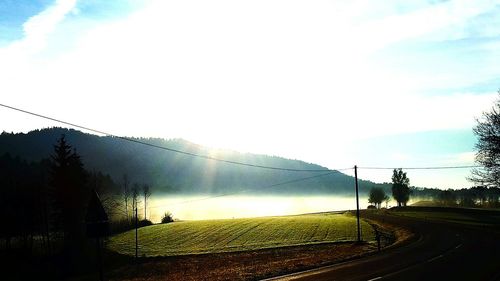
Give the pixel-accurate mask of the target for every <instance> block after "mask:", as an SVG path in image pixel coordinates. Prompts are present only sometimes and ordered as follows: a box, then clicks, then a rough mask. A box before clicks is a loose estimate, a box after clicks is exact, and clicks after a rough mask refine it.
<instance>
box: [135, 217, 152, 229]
mask: <svg viewBox="0 0 500 281" xmlns="http://www.w3.org/2000/svg"><path fill="white" fill-rule="evenodd" d="M152 224H153V223H152V222H151V221H150V220H147V219H145V220H140V221H139V222H138V223H137V226H138V227H143V226H148V225H152Z"/></svg>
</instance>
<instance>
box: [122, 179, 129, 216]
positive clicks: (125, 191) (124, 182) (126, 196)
mask: <svg viewBox="0 0 500 281" xmlns="http://www.w3.org/2000/svg"><path fill="white" fill-rule="evenodd" d="M129 184H130V182H129V180H128V176H127V174H123V177H122V196H123V201H124V203H125V219H126V220H127V222H130V219H129V212H128V204H129V199H130V186H129Z"/></svg>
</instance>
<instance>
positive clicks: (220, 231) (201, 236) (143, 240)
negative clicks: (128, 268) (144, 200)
mask: <svg viewBox="0 0 500 281" xmlns="http://www.w3.org/2000/svg"><path fill="white" fill-rule="evenodd" d="M361 226H362V233H363V239H364V240H365V241H372V240H373V239H374V234H373V229H372V228H371V226H370V225H369V224H367V223H366V222H364V221H362V222H361ZM138 237H139V255H141V256H171V255H186V254H201V253H217V252H231V251H244V250H256V249H264V248H272V247H283V246H292V245H307V244H316V243H331V242H343V241H354V240H355V239H356V218H355V217H353V216H351V215H347V214H338V213H331V214H330V213H327V214H308V215H297V216H284V217H262V218H245V219H224V220H205V221H181V222H174V223H169V224H158V225H152V226H148V227H143V228H140V229H139V230H138ZM107 245H108V248H109V249H111V250H114V251H116V252H119V253H122V254H127V255H133V254H134V253H135V231H133V230H132V231H128V232H125V233H121V234H118V235H115V236H113V237H110V238H109V240H108V244H107Z"/></svg>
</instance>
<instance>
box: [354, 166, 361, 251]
mask: <svg viewBox="0 0 500 281" xmlns="http://www.w3.org/2000/svg"><path fill="white" fill-rule="evenodd" d="M354 180H355V183H356V220H357V224H358V242H361V228H360V226H359V191H358V166H356V165H354Z"/></svg>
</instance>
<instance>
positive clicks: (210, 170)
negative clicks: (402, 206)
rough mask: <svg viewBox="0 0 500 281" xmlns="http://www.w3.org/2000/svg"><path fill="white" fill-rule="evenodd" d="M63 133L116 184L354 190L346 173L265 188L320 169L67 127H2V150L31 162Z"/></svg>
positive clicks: (196, 189) (167, 188) (191, 189)
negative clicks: (20, 130) (15, 131)
mask: <svg viewBox="0 0 500 281" xmlns="http://www.w3.org/2000/svg"><path fill="white" fill-rule="evenodd" d="M62 134H64V135H65V136H66V139H67V141H68V142H69V144H71V145H72V146H73V147H74V148H75V149H76V151H77V153H78V154H80V155H81V156H82V160H83V163H84V165H85V168H86V169H87V170H89V171H92V170H96V171H102V172H104V173H108V174H110V175H111V177H112V178H113V179H114V180H115V181H116V182H117V183H120V182H121V180H122V177H123V175H124V174H127V175H128V177H129V179H130V180H131V181H132V182H138V183H149V184H151V185H152V186H153V188H154V189H155V192H175V193H204V194H217V193H226V192H237V191H239V190H243V189H252V190H255V193H277V194H289V193H296V194H297V193H298V194H322V193H328V194H333V193H335V194H352V192H353V190H354V189H353V187H354V179H353V178H352V177H351V176H347V175H345V174H342V173H333V174H330V175H327V176H323V177H317V178H313V179H309V180H306V181H299V182H294V183H290V184H287V185H282V186H279V187H275V188H272V189H266V188H263V187H266V186H269V185H273V184H276V183H282V182H287V181H291V180H294V179H298V178H304V177H309V176H313V175H316V174H317V173H311V172H290V171H277V170H266V169H260V168H252V167H245V166H238V165H233V164H229V163H223V162H217V161H213V160H207V159H202V158H196V157H192V156H189V155H183V154H179V153H175V152H170V151H165V150H161V149H158V148H154V147H149V146H145V145H141V144H137V143H133V142H129V141H125V140H122V139H119V138H114V137H108V136H97V135H92V134H86V133H83V132H80V131H77V130H72V129H64V128H50V129H42V130H35V131H31V132H29V133H27V134H24V133H18V134H12V133H6V132H3V133H2V134H1V135H0V155H3V154H5V153H9V154H10V155H12V156H19V157H20V158H22V159H26V160H27V161H30V162H31V161H40V160H42V159H44V158H48V157H49V156H50V154H51V153H52V150H53V145H54V143H55V142H56V140H57V139H58V138H59V137H60V136H61V135H62ZM137 140H140V141H143V142H148V143H151V144H155V145H159V146H164V147H169V148H172V149H176V150H181V151H186V152H190V153H195V154H201V155H209V156H212V157H217V158H222V159H226V160H230V161H237V162H245V163H250V164H254V165H265V166H273V167H283V168H291V169H309V170H311V169H315V170H317V169H325V170H326V168H325V167H321V166H319V165H315V164H310V163H306V162H303V161H299V160H290V159H285V158H281V157H276V156H266V155H257V154H248V153H238V152H234V151H228V150H210V149H208V148H205V147H203V146H200V145H196V144H193V143H190V142H188V141H185V140H182V139H172V140H165V139H158V138H140V139H137ZM374 185H375V184H374V183H372V182H369V181H360V190H361V192H367V190H368V189H369V188H371V187H372V186H374ZM385 188H387V186H385Z"/></svg>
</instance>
